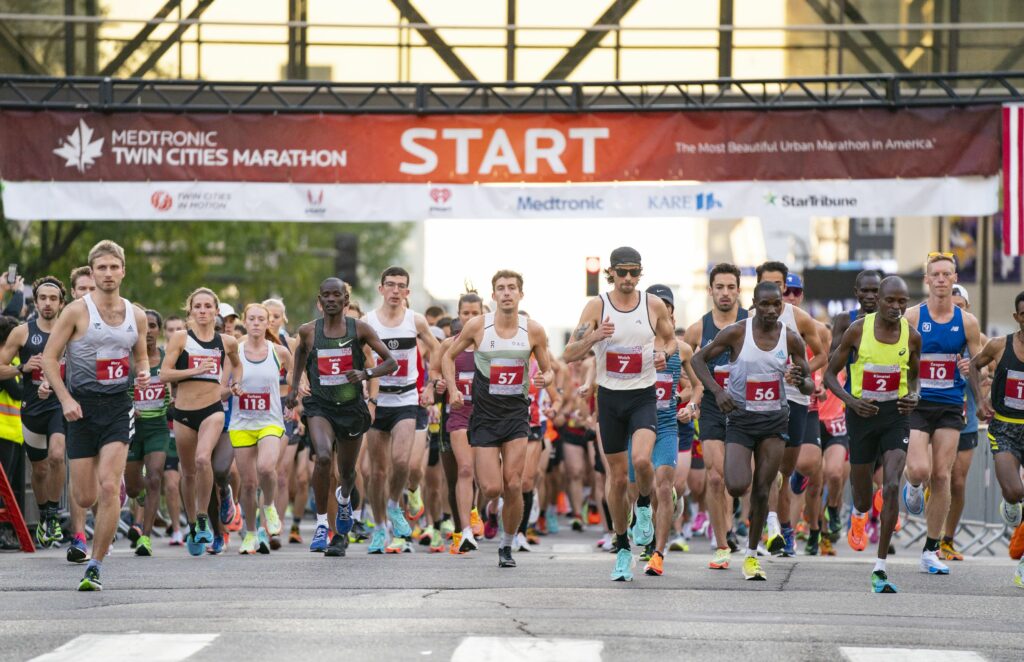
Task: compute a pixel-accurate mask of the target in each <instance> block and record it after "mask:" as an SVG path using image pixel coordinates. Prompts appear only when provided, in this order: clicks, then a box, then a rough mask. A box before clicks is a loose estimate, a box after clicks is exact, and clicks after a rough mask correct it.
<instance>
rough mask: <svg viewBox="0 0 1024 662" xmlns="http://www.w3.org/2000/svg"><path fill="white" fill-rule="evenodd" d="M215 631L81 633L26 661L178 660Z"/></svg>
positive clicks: (204, 643) (209, 640) (208, 641)
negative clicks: (59, 645)
mask: <svg viewBox="0 0 1024 662" xmlns="http://www.w3.org/2000/svg"><path fill="white" fill-rule="evenodd" d="M217 636H218V635H216V634H155V633H138V634H83V635H81V636H78V637H75V638H74V639H72V640H71V641H69V642H68V643H66V644H64V645H63V646H61V647H60V648H57V649H55V650H53V651H51V652H49V653H47V654H46V655H40V656H39V657H36V658H33V659H32V660H30V662H110V660H130V659H141V660H146V662H181V660H184V659H185V658H187V657H189V656H191V655H194V654H195V653H197V652H199V651H200V650H201V649H203V648H204V647H206V646H208V645H210V644H211V643H212V642H213V640H214V639H216V638H217Z"/></svg>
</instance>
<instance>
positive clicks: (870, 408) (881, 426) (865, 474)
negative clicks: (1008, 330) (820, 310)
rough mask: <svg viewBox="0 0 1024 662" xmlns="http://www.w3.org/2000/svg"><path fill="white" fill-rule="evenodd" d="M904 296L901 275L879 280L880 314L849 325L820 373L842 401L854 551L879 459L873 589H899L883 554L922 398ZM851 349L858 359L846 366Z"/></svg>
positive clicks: (861, 544) (914, 335)
mask: <svg viewBox="0 0 1024 662" xmlns="http://www.w3.org/2000/svg"><path fill="white" fill-rule="evenodd" d="M909 298H910V295H909V294H908V292H907V284H906V283H905V282H904V281H903V279H902V278H899V277H898V276H889V277H887V278H885V279H883V280H882V282H881V284H880V286H879V290H878V312H875V313H870V314H868V315H866V316H865V317H863V318H860V319H857V320H856V321H855V322H854V323H853V324H851V325H850V327H849V329H847V331H846V332H845V333H844V334H843V338H842V340H840V341H839V347H838V348H836V351H835V352H834V353H833V354H832V357H831V359H830V360H829V364H828V370H827V371H826V372H825V385H826V386H828V388H829V390H830V391H832V393H834V394H835V395H836V396H837V397H839V398H840V399H841V400H842V401H843V402H844V403H845V404H846V424H847V428H848V430H849V434H850V464H851V472H850V486H851V487H852V489H853V515H852V516H851V519H850V531H849V533H848V534H847V540H848V542H849V544H850V547H851V548H853V549H854V550H856V551H863V550H864V548H865V547H867V534H866V531H865V529H866V527H867V521H868V511H869V510H870V508H871V498H872V495H873V492H874V490H873V487H872V476H873V475H874V473H875V463H876V462H877V461H878V459H879V458H881V460H882V480H883V485H882V498H883V506H882V523H881V530H880V531H879V535H878V557H877V559H876V561H875V568H874V570H873V571H872V573H871V589H872V590H873V591H874V592H875V593H896V591H897V588H896V586H895V585H894V584H893V583H892V582H890V581H889V576H888V574H887V573H886V558H887V556H888V554H889V541H890V540H891V539H892V533H893V530H894V529H895V528H896V518H897V517H898V516H899V504H898V503H897V496H898V493H899V487H900V477H901V476H902V474H903V465H904V464H905V462H906V458H907V450H906V449H907V446H908V440H909V435H910V413H911V411H912V410H913V409H914V407H916V406H917V404H918V400H919V399H920V395H919V393H918V379H917V372H918V362H919V359H920V354H921V336H920V334H918V332H917V330H916V329H914V326H913V325H912V324H910V323H909V320H907V319H906V318H905V317H904V312H905V311H906V309H907V303H908V301H909ZM854 352H856V359H855V360H854V361H853V363H852V364H851V363H849V360H850V358H851V357H853V355H854ZM848 365H849V368H847V366H848ZM842 370H847V371H848V373H849V377H848V380H847V381H848V383H849V385H850V391H847V390H846V389H845V388H843V386H842V385H841V384H840V383H839V377H838V375H839V372H840V371H842Z"/></svg>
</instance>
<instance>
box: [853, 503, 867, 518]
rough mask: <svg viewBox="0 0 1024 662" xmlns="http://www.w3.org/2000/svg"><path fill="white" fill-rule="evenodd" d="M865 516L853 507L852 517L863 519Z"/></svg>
mask: <svg viewBox="0 0 1024 662" xmlns="http://www.w3.org/2000/svg"><path fill="white" fill-rule="evenodd" d="M865 515H867V513H862V512H860V511H859V510H857V507H856V506H854V507H853V516H854V517H864V516H865Z"/></svg>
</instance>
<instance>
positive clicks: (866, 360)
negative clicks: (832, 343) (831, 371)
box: [850, 313, 910, 402]
mask: <svg viewBox="0 0 1024 662" xmlns="http://www.w3.org/2000/svg"><path fill="white" fill-rule="evenodd" d="M877 319H878V314H877V313H871V314H869V315H866V316H865V317H864V327H863V328H862V329H861V334H860V345H859V346H858V347H857V360H856V361H854V362H853V365H852V366H850V382H851V384H850V394H851V395H852V396H853V397H855V398H861V399H862V400H870V401H872V402H890V401H892V400H897V399H899V398H901V397H903V396H904V395H906V394H907V393H908V392H909V388H908V386H907V366H908V365H910V324H909V323H908V322H907V319H906V318H905V317H901V318H900V339H899V341H897V342H896V344H895V345H889V344H887V343H883V342H879V341H878V339H877V338H875V322H876V320H877Z"/></svg>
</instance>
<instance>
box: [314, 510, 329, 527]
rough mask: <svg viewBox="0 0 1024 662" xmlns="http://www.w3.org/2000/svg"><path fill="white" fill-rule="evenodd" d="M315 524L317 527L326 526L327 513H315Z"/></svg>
mask: <svg viewBox="0 0 1024 662" xmlns="http://www.w3.org/2000/svg"><path fill="white" fill-rule="evenodd" d="M316 525H317V526H318V527H320V526H327V513H317V514H316Z"/></svg>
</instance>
